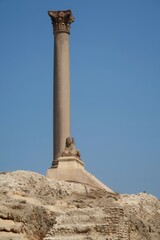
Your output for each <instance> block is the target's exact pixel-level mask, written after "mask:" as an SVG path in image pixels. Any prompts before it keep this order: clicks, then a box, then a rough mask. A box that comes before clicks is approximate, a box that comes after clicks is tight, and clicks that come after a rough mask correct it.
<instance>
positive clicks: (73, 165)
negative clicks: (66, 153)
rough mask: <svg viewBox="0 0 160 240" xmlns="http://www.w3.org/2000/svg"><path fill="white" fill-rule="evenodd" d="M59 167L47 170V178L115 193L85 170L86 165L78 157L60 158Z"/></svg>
mask: <svg viewBox="0 0 160 240" xmlns="http://www.w3.org/2000/svg"><path fill="white" fill-rule="evenodd" d="M57 160H58V165H57V167H54V166H53V167H51V168H49V169H48V170H47V174H46V177H48V178H51V179H55V180H63V181H68V182H77V183H82V184H85V185H88V186H90V187H91V188H99V189H104V190H106V191H108V192H113V191H112V190H111V189H110V188H109V187H107V186H106V185H104V184H103V183H102V182H101V181H99V180H98V179H97V178H96V177H95V176H94V175H92V174H90V173H89V172H87V171H86V170H85V169H84V163H83V162H82V161H81V160H80V159H79V158H77V157H74V156H73V157H72V156H71V157H60V158H58V159H57Z"/></svg>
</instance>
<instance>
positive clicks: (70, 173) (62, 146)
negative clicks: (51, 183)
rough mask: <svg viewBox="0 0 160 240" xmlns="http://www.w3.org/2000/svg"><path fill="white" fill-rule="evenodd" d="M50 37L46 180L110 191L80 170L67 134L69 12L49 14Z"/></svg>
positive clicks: (70, 18)
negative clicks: (50, 103)
mask: <svg viewBox="0 0 160 240" xmlns="http://www.w3.org/2000/svg"><path fill="white" fill-rule="evenodd" d="M48 15H49V17H50V18H51V21H52V25H53V34H54V96H53V102H54V111H53V113H54V127H53V132H54V134H53V135H54V147H53V148H54V154H53V155H54V156H53V161H52V166H51V168H49V169H48V170H47V175H46V176H47V177H48V178H53V179H56V180H65V181H72V182H80V183H83V184H87V185H90V186H91V187H93V188H102V189H106V190H107V191H110V192H112V190H111V189H110V188H108V187H107V186H105V185H104V184H103V183H102V182H100V181H99V180H98V179H97V178H96V177H94V176H93V175H92V174H90V173H89V172H87V171H86V170H85V169H84V163H83V161H82V160H81V158H80V151H79V150H77V149H76V148H75V143H74V138H72V137H71V133H70V58H69V36H70V25H71V23H72V22H73V21H74V17H73V15H72V12H71V10H65V11H49V12H48Z"/></svg>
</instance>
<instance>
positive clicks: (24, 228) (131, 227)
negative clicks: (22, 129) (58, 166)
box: [0, 171, 160, 240]
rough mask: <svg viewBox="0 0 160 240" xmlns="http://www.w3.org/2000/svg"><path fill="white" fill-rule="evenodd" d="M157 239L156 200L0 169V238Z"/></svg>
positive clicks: (159, 207) (159, 215)
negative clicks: (6, 171)
mask: <svg viewBox="0 0 160 240" xmlns="http://www.w3.org/2000/svg"><path fill="white" fill-rule="evenodd" d="M97 239H98V240H120V239H123V240H159V239H160V201H159V200H158V199H157V198H155V197H154V196H152V195H150V194H147V193H140V194H137V195H127V194H125V195H120V194H116V193H109V192H106V191H104V190H99V189H97V190H93V189H90V188H89V187H87V186H85V185H83V184H80V183H71V182H70V183H69V182H64V181H55V180H51V179H47V178H46V177H44V176H42V175H40V174H37V173H33V172H27V171H16V172H8V173H1V174H0V240H97Z"/></svg>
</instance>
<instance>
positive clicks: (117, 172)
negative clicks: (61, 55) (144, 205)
mask: <svg viewBox="0 0 160 240" xmlns="http://www.w3.org/2000/svg"><path fill="white" fill-rule="evenodd" d="M61 9H71V10H72V12H73V15H74V17H75V22H74V23H73V24H72V25H71V35H70V65H71V101H72V103H71V128H72V136H74V138H75V142H76V147H77V148H78V149H80V151H81V157H82V160H83V161H84V162H85V164H86V167H85V168H86V169H87V170H88V171H89V172H91V173H92V174H94V175H95V176H96V177H98V178H99V179H100V180H101V181H103V182H104V183H105V184H106V185H108V186H109V187H110V188H111V189H113V190H114V191H117V192H120V193H138V192H141V191H147V192H149V193H151V194H153V195H155V196H157V197H159V198H160V190H159V183H160V173H159V172H160V107H159V105H160V31H159V23H160V1H159V0H152V1H150V0H141V1H139V0H134V1H131V0H121V1H119V0H114V1H112V0H100V1H94V0H92V1H91V0H87V1H84V0H81V1H71V0H70V1H69V0H61V1H59V0H45V1H44V0H43V1H42V0H34V1H33V0H27V1H24V0H14V1H12V0H0V30H1V32H0V171H13V170H18V169H24V170H31V171H35V172H39V173H42V174H45V173H46V170H47V168H48V167H50V165H51V162H52V155H53V154H52V151H53V149H52V146H53V140H52V132H53V126H52V125H53V124H52V122H53V117H52V111H53V110H52V108H53V106H52V98H53V95H52V94H53V92H52V88H53V35H52V25H51V21H50V18H49V17H48V15H47V11H48V10H61Z"/></svg>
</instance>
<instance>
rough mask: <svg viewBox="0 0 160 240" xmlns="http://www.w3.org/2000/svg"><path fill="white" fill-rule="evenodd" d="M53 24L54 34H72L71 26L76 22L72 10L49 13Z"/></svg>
mask: <svg viewBox="0 0 160 240" xmlns="http://www.w3.org/2000/svg"><path fill="white" fill-rule="evenodd" d="M48 15H49V16H50V18H51V20H52V24H53V29H54V33H57V32H67V33H70V24H71V23H72V22H74V17H73V15H72V12H71V10H66V11H49V12H48Z"/></svg>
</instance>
